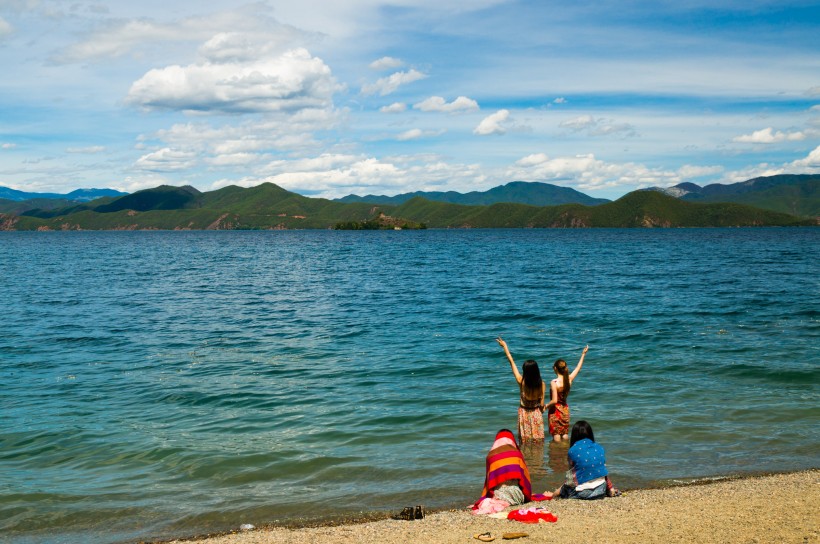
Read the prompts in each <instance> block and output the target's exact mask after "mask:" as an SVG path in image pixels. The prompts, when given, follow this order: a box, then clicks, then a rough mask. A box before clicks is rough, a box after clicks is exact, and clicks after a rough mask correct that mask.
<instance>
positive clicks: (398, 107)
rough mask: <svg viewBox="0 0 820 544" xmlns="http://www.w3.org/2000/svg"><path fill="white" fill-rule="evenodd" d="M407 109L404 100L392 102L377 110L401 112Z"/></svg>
mask: <svg viewBox="0 0 820 544" xmlns="http://www.w3.org/2000/svg"><path fill="white" fill-rule="evenodd" d="M406 110H407V104H405V103H404V102H393V103H392V104H390V105H389V106H382V107H381V108H379V111H380V112H382V113H401V112H403V111H406Z"/></svg>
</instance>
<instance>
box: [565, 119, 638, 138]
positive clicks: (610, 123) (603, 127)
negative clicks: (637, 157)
mask: <svg viewBox="0 0 820 544" xmlns="http://www.w3.org/2000/svg"><path fill="white" fill-rule="evenodd" d="M558 126H559V127H561V128H563V129H566V130H569V131H571V132H584V133H586V134H588V135H589V136H609V135H613V134H615V135H620V136H622V137H629V136H635V135H636V131H635V127H634V126H632V125H630V124H629V123H617V122H615V121H614V120H612V119H605V118H597V119H596V118H594V117H592V116H591V115H581V116H579V117H575V118H574V119H568V120H566V121H563V122H561V123H559V125H558Z"/></svg>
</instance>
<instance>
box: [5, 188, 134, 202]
mask: <svg viewBox="0 0 820 544" xmlns="http://www.w3.org/2000/svg"><path fill="white" fill-rule="evenodd" d="M127 194H128V193H123V192H122V191H116V190H114V189H77V190H75V191H71V192H70V193H65V194H60V193H28V192H26V191H18V190H16V189H9V188H8V187H2V186H0V199H4V200H13V201H15V202H22V201H24V200H33V199H38V200H60V201H69V202H90V201H92V200H95V199H97V198H100V197H104V196H112V197H116V196H123V195H127Z"/></svg>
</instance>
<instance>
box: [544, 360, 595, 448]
mask: <svg viewBox="0 0 820 544" xmlns="http://www.w3.org/2000/svg"><path fill="white" fill-rule="evenodd" d="M588 349H589V346H585V347H584V350H583V351H582V352H581V359H580V360H579V361H578V364H577V365H575V370H573V371H572V374H570V372H569V368H568V367H567V362H566V361H565V360H563V359H558V360H557V361H555V364H553V365H552V370H553V371H554V372H555V376H556V378H555V379H554V380H552V381H551V382H550V401H549V403H547V405H546V410H547V420H548V421H549V431H550V435H552V439H553V440H555V441H556V442H560V441H561V440H562V439H563V440H566V439H567V438H569V437H568V435H569V404H567V397H569V390H570V388H571V387H572V382H573V381H574V380H575V377H576V376H578V372H580V371H581V367H582V366H584V357H585V356H586V354H587V350H588Z"/></svg>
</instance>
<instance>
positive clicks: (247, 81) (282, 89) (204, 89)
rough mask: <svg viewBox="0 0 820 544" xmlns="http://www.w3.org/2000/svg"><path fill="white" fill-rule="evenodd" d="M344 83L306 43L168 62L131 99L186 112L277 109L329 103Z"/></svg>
mask: <svg viewBox="0 0 820 544" xmlns="http://www.w3.org/2000/svg"><path fill="white" fill-rule="evenodd" d="M340 89H341V87H340V86H339V85H338V84H337V83H336V80H335V79H334V78H333V76H332V75H331V73H330V68H329V67H328V66H327V65H326V64H325V63H324V62H323V61H322V60H321V59H319V58H316V57H312V56H311V55H310V53H309V52H308V51H307V50H306V49H293V50H290V51H287V52H285V53H284V54H282V55H280V56H278V57H275V58H270V59H265V60H259V61H254V62H248V63H239V62H228V63H211V62H206V63H203V64H194V65H189V66H168V67H166V68H162V69H154V70H151V71H149V72H148V73H147V74H145V75H144V76H143V77H142V78H140V79H139V80H138V81H136V82H134V84H133V85H131V89H130V90H129V91H128V97H127V102H128V103H130V104H134V105H139V106H142V107H144V108H147V109H158V110H180V111H185V112H228V113H244V112H271V111H273V112H275V111H297V110H301V109H305V108H328V107H331V105H332V97H333V93H334V92H336V91H338V90H340Z"/></svg>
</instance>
